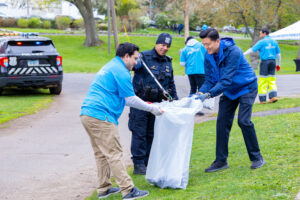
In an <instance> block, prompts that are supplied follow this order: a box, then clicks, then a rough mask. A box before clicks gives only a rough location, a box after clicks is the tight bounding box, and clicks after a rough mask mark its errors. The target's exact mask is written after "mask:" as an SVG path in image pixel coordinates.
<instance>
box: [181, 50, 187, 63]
mask: <svg viewBox="0 0 300 200" xmlns="http://www.w3.org/2000/svg"><path fill="white" fill-rule="evenodd" d="M185 62H186V56H185V49H183V50H182V51H181V54H180V65H182V66H185Z"/></svg>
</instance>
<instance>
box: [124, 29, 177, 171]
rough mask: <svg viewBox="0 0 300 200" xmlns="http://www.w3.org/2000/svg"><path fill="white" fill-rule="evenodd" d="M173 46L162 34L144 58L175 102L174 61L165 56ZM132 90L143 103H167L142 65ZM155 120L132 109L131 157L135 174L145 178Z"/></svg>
mask: <svg viewBox="0 0 300 200" xmlns="http://www.w3.org/2000/svg"><path fill="white" fill-rule="evenodd" d="M171 43H172V36H171V35H170V34H168V33H161V34H160V35H159V36H158V38H157V41H156V45H155V47H154V48H153V49H152V50H148V51H143V52H142V53H141V56H142V59H143V60H144V62H145V63H146V65H147V66H148V67H149V69H150V70H151V72H152V73H153V74H154V76H155V77H156V79H157V80H158V81H159V82H160V84H161V85H162V86H163V88H164V89H165V90H166V91H168V92H169V94H170V95H171V96H172V98H173V99H178V97H177V93H176V87H175V84H174V76H173V68H172V58H171V57H169V56H166V53H167V52H168V50H169V48H170V46H171ZM133 87H134V91H135V94H136V95H137V96H138V97H140V98H141V99H143V100H144V101H148V102H161V101H162V100H163V99H165V100H166V98H165V97H164V96H163V93H162V91H161V90H160V88H159V87H158V85H157V84H156V82H155V81H154V79H153V78H152V77H151V75H150V74H149V73H148V71H147V70H146V69H145V67H144V66H142V65H141V64H138V65H137V66H136V67H135V72H134V77H133ZM154 120H155V116H154V115H153V114H151V113H150V112H145V111H141V110H138V109H135V108H130V113H129V123H128V126H129V129H130V131H131V132H132V139H131V154H132V161H133V163H134V171H133V173H134V174H146V166H147V164H148V159H149V153H150V149H151V145H152V140H153V133H154Z"/></svg>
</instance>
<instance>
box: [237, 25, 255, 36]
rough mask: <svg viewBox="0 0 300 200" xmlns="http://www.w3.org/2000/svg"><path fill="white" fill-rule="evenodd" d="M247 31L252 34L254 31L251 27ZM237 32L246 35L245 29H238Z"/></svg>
mask: <svg viewBox="0 0 300 200" xmlns="http://www.w3.org/2000/svg"><path fill="white" fill-rule="evenodd" d="M249 30H250V32H251V33H253V31H254V30H253V28H252V27H249ZM238 32H239V33H243V34H246V33H247V29H246V27H241V28H239V29H238Z"/></svg>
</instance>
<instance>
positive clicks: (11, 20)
mask: <svg viewBox="0 0 300 200" xmlns="http://www.w3.org/2000/svg"><path fill="white" fill-rule="evenodd" d="M3 26H4V27H16V26H17V20H16V19H15V18H6V19H4V21H3Z"/></svg>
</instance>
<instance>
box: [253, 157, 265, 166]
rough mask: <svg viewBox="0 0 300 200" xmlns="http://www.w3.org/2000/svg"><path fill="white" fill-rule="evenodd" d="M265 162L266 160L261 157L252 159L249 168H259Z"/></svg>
mask: <svg viewBox="0 0 300 200" xmlns="http://www.w3.org/2000/svg"><path fill="white" fill-rule="evenodd" d="M265 164H266V161H265V159H264V158H263V157H261V158H260V159H258V160H254V161H252V165H251V169H257V168H261V167H262V166H264V165H265Z"/></svg>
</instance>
